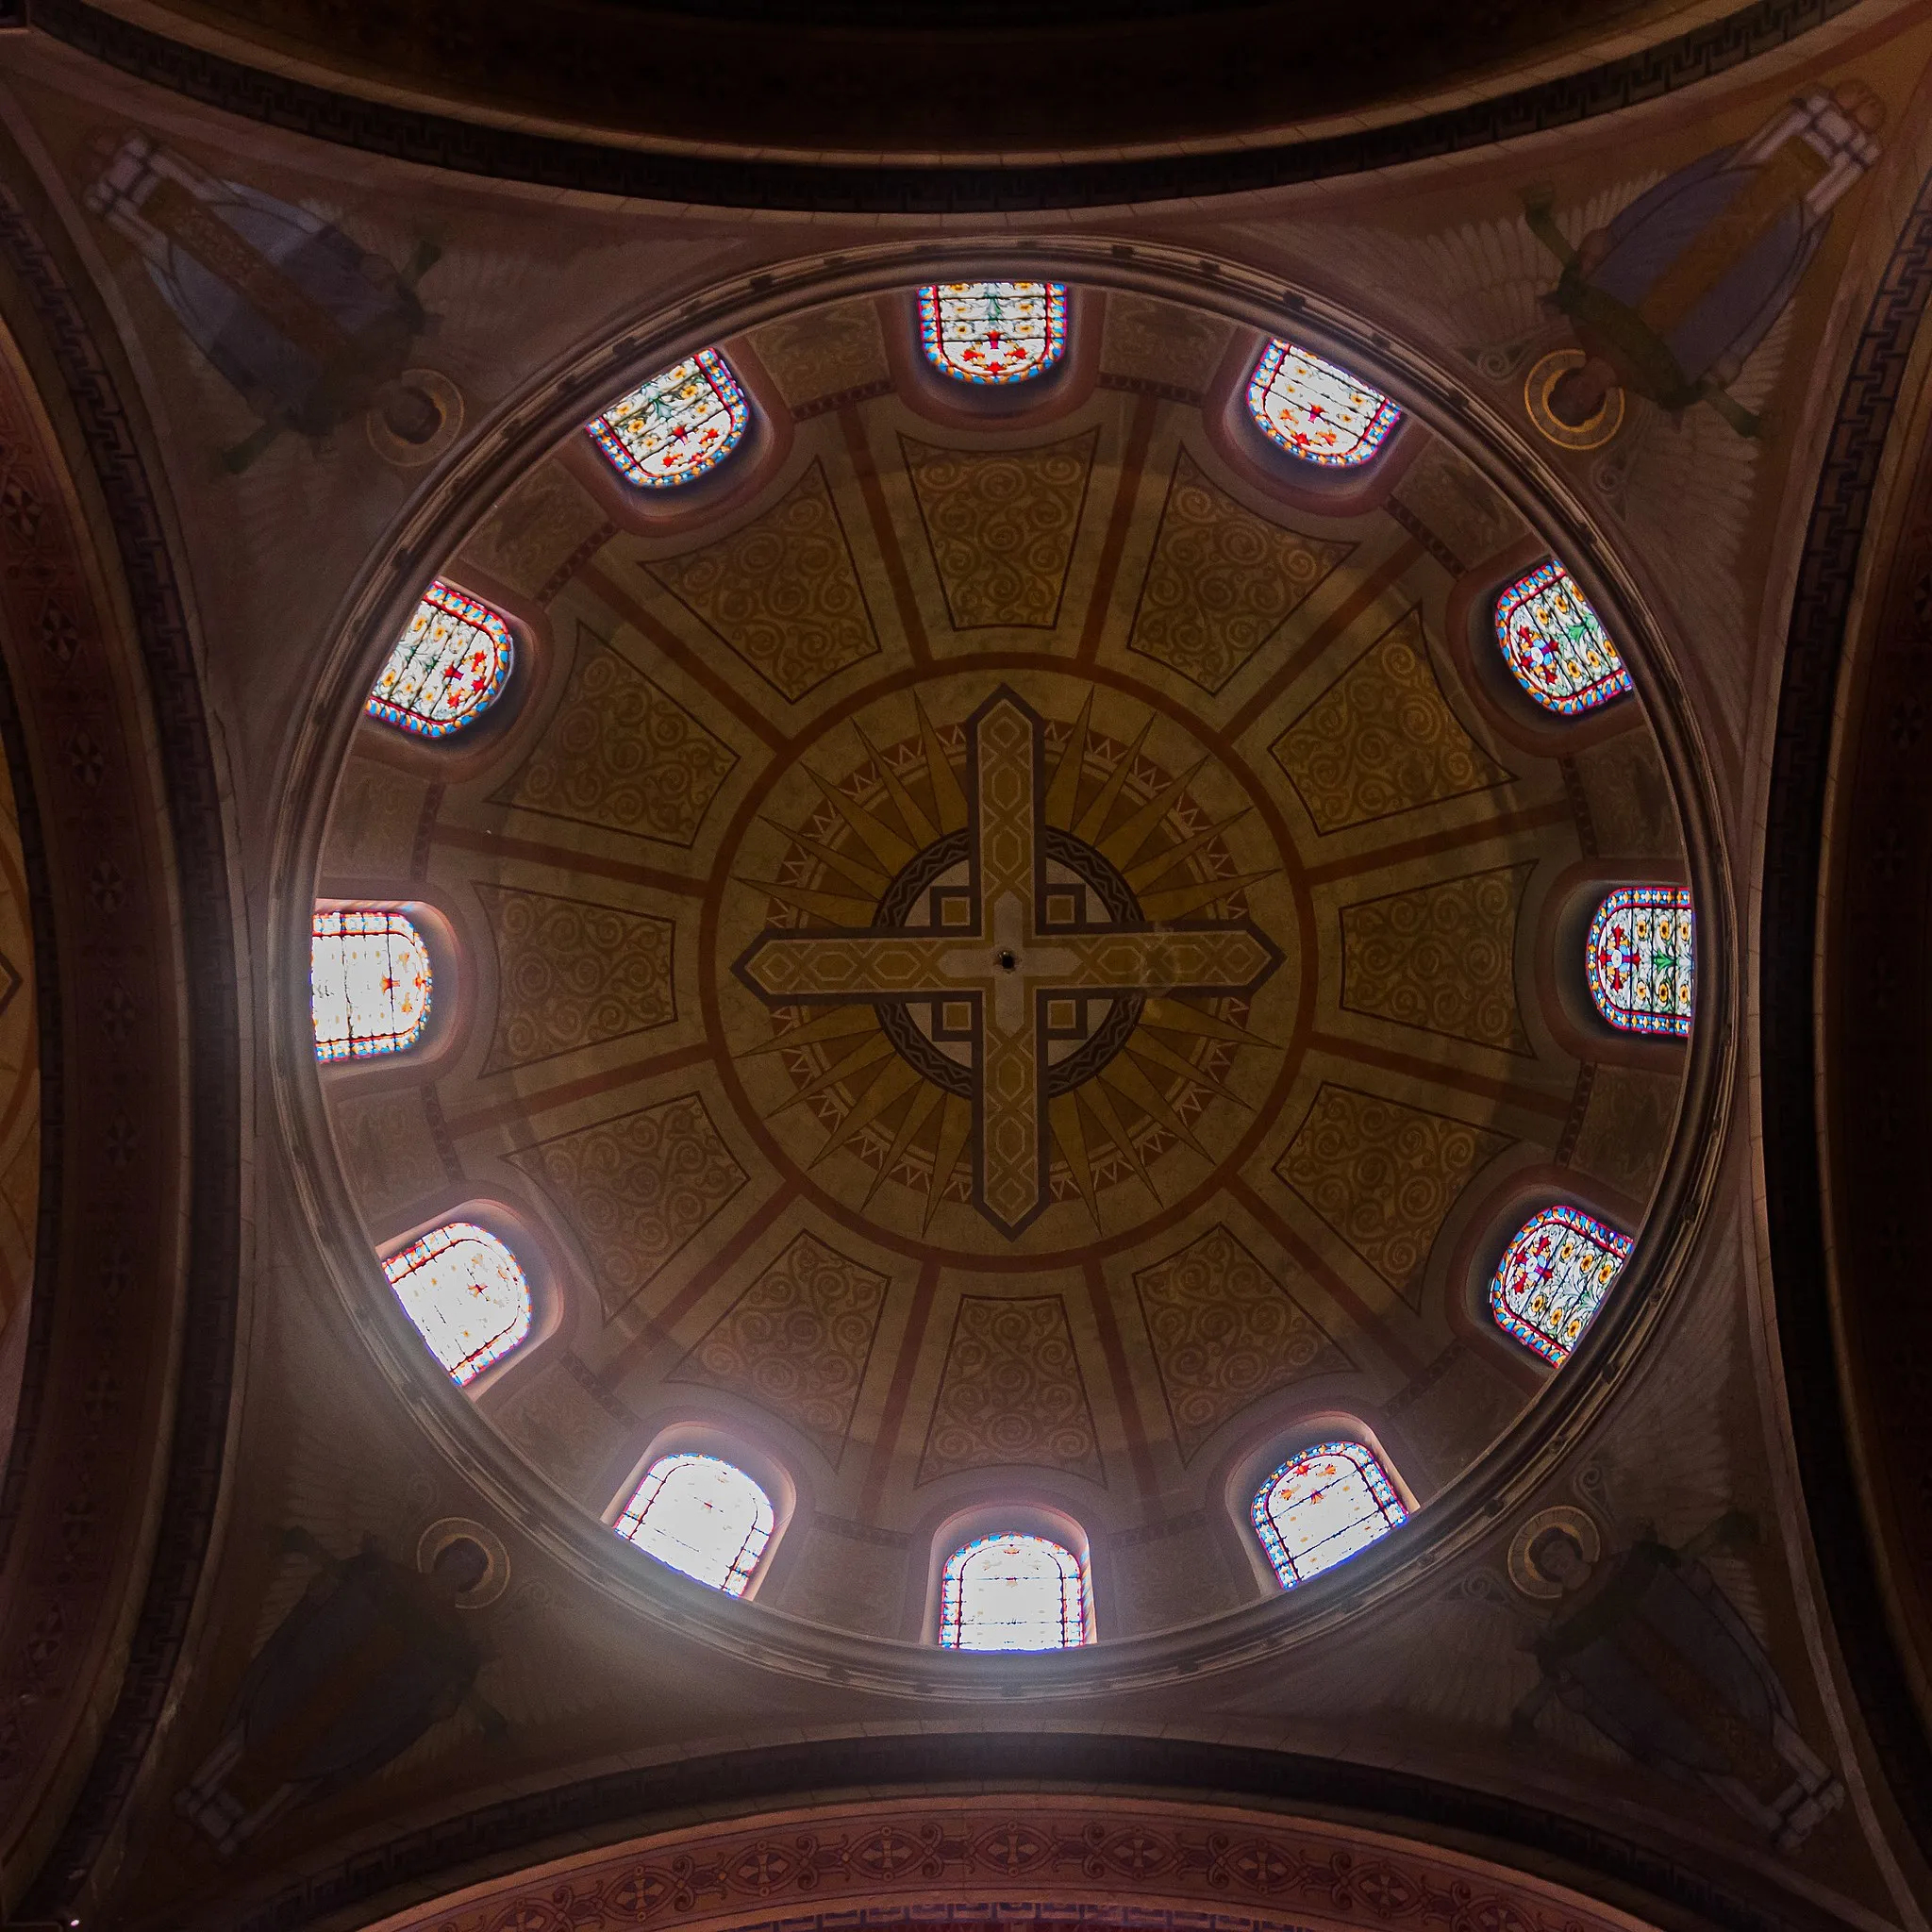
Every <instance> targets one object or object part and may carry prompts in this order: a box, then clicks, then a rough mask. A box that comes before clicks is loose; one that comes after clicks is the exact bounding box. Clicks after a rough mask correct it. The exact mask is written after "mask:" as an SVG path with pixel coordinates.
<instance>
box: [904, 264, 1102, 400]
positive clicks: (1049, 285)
mask: <svg viewBox="0 0 1932 1932" xmlns="http://www.w3.org/2000/svg"><path fill="white" fill-rule="evenodd" d="M919 338H920V341H922V342H924V345H925V354H926V358H927V360H928V361H930V362H931V363H932V364H933V366H934V367H935V368H938V369H942V370H944V371H945V373H946V374H947V375H951V376H954V377H957V378H958V380H959V381H960V382H1026V381H1030V380H1031V379H1032V377H1034V376H1036V375H1045V373H1046V372H1047V371H1048V370H1049V369H1051V368H1052V367H1053V365H1054V364H1055V363H1056V362H1058V360H1059V359H1060V357H1061V355H1062V354H1063V353H1064V352H1065V349H1066V346H1067V291H1066V286H1065V284H1064V283H1061V282H940V283H937V284H935V285H933V286H930V287H927V288H924V289H922V290H920V291H919Z"/></svg>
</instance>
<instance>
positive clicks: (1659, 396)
mask: <svg viewBox="0 0 1932 1932" xmlns="http://www.w3.org/2000/svg"><path fill="white" fill-rule="evenodd" d="M1882 118H1883V109H1882V107H1881V106H1880V104H1879V102H1878V100H1877V99H1876V97H1875V96H1874V95H1873V94H1872V93H1871V92H1869V90H1867V89H1865V88H1863V87H1860V86H1857V85H1856V84H1854V85H1850V86H1845V87H1840V89H1838V91H1837V92H1835V93H1827V92H1824V90H1823V89H1822V88H1814V89H1812V90H1811V91H1810V92H1807V93H1806V94H1805V95H1804V96H1803V97H1802V98H1800V99H1798V100H1794V101H1791V102H1790V103H1789V104H1788V105H1787V106H1786V107H1784V108H1781V109H1780V110H1779V111H1778V113H1776V114H1775V115H1774V116H1773V117H1772V119H1771V120H1770V121H1768V122H1766V124H1765V125H1764V126H1763V127H1761V128H1760V129H1759V130H1758V131H1757V133H1756V134H1755V135H1753V136H1752V138H1751V139H1750V140H1749V141H1747V142H1743V143H1742V144H1741V145H1740V146H1737V147H1727V148H1719V149H1717V150H1715V151H1714V152H1713V153H1710V154H1707V155H1703V156H1700V157H1699V158H1697V159H1696V160H1694V161H1692V162H1691V163H1690V165H1689V166H1688V167H1683V168H1679V169H1678V170H1677V171H1676V173H1675V174H1674V175H1668V176H1666V177H1665V178H1664V179H1663V180H1662V181H1659V182H1658V183H1657V186H1656V187H1655V188H1652V189H1651V190H1650V191H1649V192H1647V193H1645V194H1641V195H1640V196H1639V197H1638V198H1637V199H1636V200H1635V201H1633V202H1631V203H1630V205H1629V206H1628V207H1627V208H1622V209H1620V210H1619V211H1618V213H1617V214H1616V215H1615V216H1614V217H1613V218H1612V219H1611V221H1610V222H1609V224H1608V225H1607V226H1605V227H1601V228H1594V229H1592V230H1591V232H1590V233H1589V234H1587V235H1585V236H1584V237H1583V239H1582V242H1580V243H1579V244H1578V245H1577V246H1576V247H1574V248H1572V246H1571V245H1570V242H1569V241H1568V240H1567V239H1566V238H1565V236H1564V234H1563V232H1562V230H1561V228H1560V227H1558V225H1557V221H1556V218H1555V216H1554V213H1553V211H1552V204H1551V198H1550V196H1549V195H1548V194H1547V193H1546V192H1541V191H1539V192H1533V193H1531V194H1528V195H1525V197H1524V208H1525V212H1526V214H1527V217H1528V220H1529V225H1530V228H1531V230H1532V232H1533V233H1534V234H1535V235H1536V237H1537V239H1538V240H1539V241H1540V242H1541V243H1542V244H1543V246H1544V247H1546V248H1547V249H1548V250H1549V251H1550V253H1551V254H1553V255H1554V256H1555V257H1556V258H1557V260H1558V261H1559V262H1560V263H1561V264H1562V269H1563V273H1562V276H1561V278H1560V279H1559V280H1558V282H1557V286H1556V289H1555V290H1554V291H1551V293H1550V294H1548V295H1547V296H1546V297H1545V298H1544V299H1545V301H1546V303H1547V305H1548V306H1549V307H1550V308H1555V309H1557V310H1558V311H1559V312H1560V313H1562V314H1563V315H1565V316H1567V317H1568V318H1569V321H1570V326H1571V329H1572V331H1573V333H1574V336H1575V339H1576V344H1577V347H1578V349H1580V350H1581V351H1582V360H1581V362H1580V364H1579V365H1578V366H1576V367H1574V368H1572V369H1569V370H1567V371H1565V372H1564V373H1563V374H1562V375H1560V376H1558V377H1557V379H1556V381H1555V382H1554V383H1553V384H1552V386H1551V389H1550V392H1549V395H1548V399H1547V401H1548V407H1549V409H1550V411H1551V413H1552V414H1553V415H1554V416H1555V417H1556V418H1557V421H1558V422H1559V423H1560V424H1563V425H1570V426H1572V427H1576V426H1580V425H1585V424H1588V423H1590V422H1591V420H1592V419H1593V418H1595V417H1596V416H1597V415H1598V413H1599V411H1601V410H1602V408H1604V404H1605V400H1606V398H1607V396H1608V395H1609V393H1610V391H1612V390H1614V389H1618V388H1624V389H1629V390H1634V391H1636V392H1637V393H1638V394H1640V395H1643V396H1647V397H1649V399H1650V400H1651V401H1652V402H1654V403H1656V404H1657V407H1658V408H1662V409H1666V410H1669V411H1672V412H1675V411H1677V410H1681V409H1685V408H1689V407H1690V406H1691V404H1692V403H1697V402H1706V403H1708V404H1710V406H1711V407H1712V408H1714V409H1716V410H1717V412H1718V413H1719V414H1720V415H1721V416H1722V417H1723V418H1724V421H1725V422H1727V423H1728V424H1729V425H1731V427H1732V428H1733V429H1735V430H1737V431H1738V432H1739V434H1740V435H1742V436H1752V435H1756V434H1757V430H1758V426H1759V425H1758V419H1757V417H1756V416H1755V415H1754V414H1753V413H1752V412H1751V411H1750V410H1748V409H1746V408H1743V407H1742V406H1741V405H1740V404H1739V403H1738V402H1737V401H1736V400H1735V399H1734V398H1733V397H1732V396H1731V395H1730V394H1729V393H1728V388H1727V386H1728V385H1729V383H1730V382H1731V381H1732V380H1733V379H1734V378H1735V377H1736V375H1737V374H1738V372H1739V371H1740V369H1741V368H1742V367H1743V365H1744V361H1745V359H1746V358H1748V357H1749V355H1750V354H1751V351H1752V350H1753V349H1755V348H1756V347H1757V344H1758V343H1759V342H1760V341H1763V340H1764V337H1765V335H1766V333H1767V332H1768V331H1769V330H1770V328H1771V326H1772V325H1773V324H1774V322H1776V320H1777V318H1778V316H1779V315H1780V313H1782V311H1783V310H1784V308H1785V306H1786V305H1787V304H1788V303H1789V302H1790V299H1791V296H1792V294H1793V293H1794V292H1795V291H1796V289H1797V286H1798V281H1799V278H1800V277H1801V276H1802V275H1804V273H1805V270H1806V267H1807V264H1808V263H1809V262H1810V260H1811V258H1812V257H1813V256H1814V255H1815V254H1816V253H1817V252H1818V248H1819V244H1820V243H1821V242H1823V241H1824V234H1825V229H1826V227H1827V226H1828V225H1829V223H1830V219H1831V210H1832V208H1834V207H1835V206H1836V205H1837V203H1838V202H1839V201H1840V199H1842V198H1843V196H1844V195H1845V194H1846V193H1847V192H1849V191H1850V190H1851V189H1852V188H1853V187H1854V186H1855V185H1856V184H1857V182H1858V181H1859V180H1860V179H1861V178H1862V176H1863V175H1864V174H1865V173H1866V171H1867V170H1868V169H1869V168H1870V167H1871V166H1872V165H1873V163H1874V161H1875V160H1876V159H1877V158H1878V143H1877V142H1876V140H1875V139H1874V134H1875V132H1876V130H1877V128H1878V125H1880V122H1881V120H1882Z"/></svg>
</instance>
